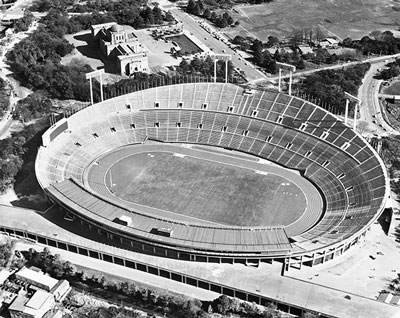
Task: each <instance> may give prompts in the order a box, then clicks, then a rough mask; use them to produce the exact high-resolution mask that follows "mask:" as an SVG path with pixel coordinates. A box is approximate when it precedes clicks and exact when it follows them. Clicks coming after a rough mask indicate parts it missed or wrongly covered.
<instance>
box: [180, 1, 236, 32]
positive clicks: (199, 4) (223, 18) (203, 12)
mask: <svg viewBox="0 0 400 318" xmlns="http://www.w3.org/2000/svg"><path fill="white" fill-rule="evenodd" d="M186 12H188V13H191V14H194V15H197V16H199V17H203V18H205V19H207V20H210V21H211V22H212V23H214V24H215V25H216V26H217V27H219V28H225V27H227V26H228V25H231V24H233V22H234V21H233V18H232V17H231V16H230V14H229V13H228V12H224V13H222V14H219V15H218V14H217V13H216V12H215V11H211V9H210V6H209V5H208V4H207V3H206V2H203V0H197V1H196V0H189V1H188V4H187V6H186Z"/></svg>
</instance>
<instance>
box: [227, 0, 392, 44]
mask: <svg viewBox="0 0 400 318" xmlns="http://www.w3.org/2000/svg"><path fill="white" fill-rule="evenodd" d="M233 11H236V12H231V14H232V15H233V18H234V19H235V20H239V21H240V25H239V26H238V27H235V28H231V29H230V30H229V29H227V33H229V34H230V35H231V36H233V37H234V36H235V35H244V36H254V37H258V38H259V39H260V40H261V41H266V40H267V37H268V36H269V35H274V36H277V37H279V38H284V37H286V36H288V35H290V34H291V33H292V32H293V31H294V30H301V29H311V28H313V29H316V28H317V26H318V25H319V26H320V28H321V30H322V31H323V33H325V36H334V35H336V36H338V37H339V38H341V39H344V38H346V37H348V36H349V37H351V38H353V39H358V38H361V37H362V36H364V35H368V34H369V33H370V32H371V31H374V30H381V31H384V30H397V29H398V26H399V23H400V21H399V19H398V15H399V11H400V2H399V1H398V0H351V1H348V0H307V1H304V0H303V1H291V0H274V1H273V2H272V3H266V4H261V5H251V6H243V5H240V6H236V7H235V8H234V10H233ZM314 34H315V32H314Z"/></svg>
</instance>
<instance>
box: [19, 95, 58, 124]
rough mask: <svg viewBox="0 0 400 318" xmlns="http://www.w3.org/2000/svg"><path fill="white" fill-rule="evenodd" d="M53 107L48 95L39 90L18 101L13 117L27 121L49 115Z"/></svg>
mask: <svg viewBox="0 0 400 318" xmlns="http://www.w3.org/2000/svg"><path fill="white" fill-rule="evenodd" d="M52 107H53V104H52V102H51V100H50V99H49V98H48V97H47V96H45V95H43V94H41V93H38V92H36V93H32V94H30V95H28V96H27V97H26V98H24V99H21V100H19V101H18V103H17V105H16V107H15V110H14V112H13V118H14V119H19V120H21V121H24V122H27V121H30V120H32V119H37V118H41V117H43V115H48V114H49V113H50V111H51V109H52Z"/></svg>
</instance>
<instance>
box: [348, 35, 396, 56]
mask: <svg viewBox="0 0 400 318" xmlns="http://www.w3.org/2000/svg"><path fill="white" fill-rule="evenodd" d="M341 45H342V46H344V47H349V48H354V49H357V50H359V51H360V52H362V54H364V55H368V54H382V55H388V54H397V53H399V52H400V38H396V37H394V35H393V33H392V32H390V31H385V32H380V31H374V32H372V33H371V34H370V35H369V36H364V37H363V38H361V39H360V40H352V39H351V38H346V39H344V40H343V41H342V43H341Z"/></svg>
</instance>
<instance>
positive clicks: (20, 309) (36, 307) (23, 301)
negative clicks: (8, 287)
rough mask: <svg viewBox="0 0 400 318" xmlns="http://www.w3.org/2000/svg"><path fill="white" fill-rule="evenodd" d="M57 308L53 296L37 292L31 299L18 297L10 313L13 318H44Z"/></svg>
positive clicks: (42, 291) (10, 308)
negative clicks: (47, 313)
mask: <svg viewBox="0 0 400 318" xmlns="http://www.w3.org/2000/svg"><path fill="white" fill-rule="evenodd" d="M54 307H55V299H54V296H53V294H51V293H48V292H46V291H44V290H37V291H36V292H35V293H34V294H33V296H32V297H31V298H29V297H27V296H26V295H18V296H17V298H15V300H14V301H13V302H12V303H11V305H10V307H9V308H8V311H9V312H10V317H11V318H42V317H43V316H44V314H45V313H46V312H48V311H49V310H52V309H53V308H54Z"/></svg>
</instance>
